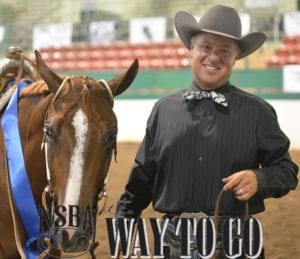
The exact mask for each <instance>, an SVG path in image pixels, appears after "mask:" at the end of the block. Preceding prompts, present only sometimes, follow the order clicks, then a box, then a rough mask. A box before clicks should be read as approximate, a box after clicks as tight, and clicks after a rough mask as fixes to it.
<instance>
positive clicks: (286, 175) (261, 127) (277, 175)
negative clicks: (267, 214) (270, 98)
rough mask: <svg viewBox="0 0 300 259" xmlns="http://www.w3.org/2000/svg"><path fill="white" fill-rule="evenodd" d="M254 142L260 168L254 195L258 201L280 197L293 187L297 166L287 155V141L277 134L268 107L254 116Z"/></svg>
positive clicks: (277, 126) (276, 125)
mask: <svg viewBox="0 0 300 259" xmlns="http://www.w3.org/2000/svg"><path fill="white" fill-rule="evenodd" d="M258 116H259V119H258V125H257V142H258V159H259V162H260V168H259V169H257V170H255V173H256V175H257V178H258V194H259V195H261V196H262V198H268V197H281V196H284V195H285V194H287V193H288V192H289V191H290V190H293V189H295V188H296V186H297V183H298V180H297V173H298V166H297V165H296V164H295V163H293V162H292V160H291V157H290V155H289V151H288V150H289V146H290V141H289V139H288V138H287V136H286V135H285V134H284V133H283V132H282V131H281V129H280V126H279V124H278V120H277V116H276V113H275V110H274V109H273V107H272V106H270V105H266V106H264V107H262V110H261V112H260V114H259V115H258Z"/></svg>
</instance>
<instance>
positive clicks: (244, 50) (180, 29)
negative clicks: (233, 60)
mask: <svg viewBox="0 0 300 259" xmlns="http://www.w3.org/2000/svg"><path fill="white" fill-rule="evenodd" d="M175 27H176V30H177V33H178V35H179V38H180V39H181V41H182V42H183V44H184V45H185V46H186V47H187V48H188V49H189V50H190V49H191V38H192V37H193V36H194V35H196V34H198V33H200V32H209V33H213V34H217V35H221V36H225V37H229V38H232V39H234V40H235V41H236V42H237V44H238V46H239V48H240V51H241V53H240V55H239V57H238V58H243V57H246V56H248V55H249V54H250V53H252V52H254V51H255V50H257V49H258V48H259V47H260V46H261V45H262V44H263V43H264V41H265V40H266V36H265V34H264V33H261V32H253V33H250V34H248V35H246V36H244V37H242V35H241V34H242V33H241V31H242V28H241V27H242V26H241V20H240V17H239V15H238V13H237V11H236V10H235V9H233V8H231V7H227V6H224V5H215V6H213V7H211V8H210V9H209V10H208V11H207V12H206V13H205V14H204V15H203V16H202V17H201V18H200V20H199V22H197V21H196V19H195V17H194V16H192V15H191V14H190V13H188V12H185V11H179V12H178V13H176V15H175Z"/></svg>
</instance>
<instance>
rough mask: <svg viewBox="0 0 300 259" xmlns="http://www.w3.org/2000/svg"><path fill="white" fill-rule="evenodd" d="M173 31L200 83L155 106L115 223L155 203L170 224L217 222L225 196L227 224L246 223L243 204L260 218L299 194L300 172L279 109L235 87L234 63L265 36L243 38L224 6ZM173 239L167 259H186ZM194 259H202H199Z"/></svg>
mask: <svg viewBox="0 0 300 259" xmlns="http://www.w3.org/2000/svg"><path fill="white" fill-rule="evenodd" d="M175 27H176V30H177V32H178V35H179V37H180V39H181V40H182V42H183V44H184V45H185V46H186V47H187V48H188V49H189V50H190V54H191V67H192V71H193V75H194V79H193V82H192V84H191V86H190V87H189V88H188V89H185V90H182V91H179V92H177V93H175V94H173V95H171V96H167V97H165V98H162V99H161V100H159V101H158V102H157V103H156V104H155V106H154V108H153V110H152V113H151V115H150V117H149V119H148V123H147V129H146V135H145V138H144V140H143V142H142V144H141V146H140V148H139V150H138V153H137V156H136V159H135V164H134V166H133V168H132V171H131V175H130V177H129V180H128V183H127V185H126V189H125V192H124V194H123V195H122V196H121V197H120V200H119V203H118V208H117V217H134V218H138V217H139V216H140V214H141V212H142V210H143V209H144V208H146V207H147V206H148V205H149V203H150V202H152V204H153V207H154V209H155V210H157V211H159V212H162V213H164V214H165V217H166V218H169V219H170V222H171V223H172V222H173V219H174V218H177V217H179V216H180V215H182V213H205V214H206V215H209V216H213V214H214V208H215V204H216V200H217V196H218V193H219V192H220V191H221V190H222V189H223V190H225V191H227V192H226V193H225V196H224V198H223V200H222V204H221V206H220V212H219V215H221V216H222V217H223V218H228V217H232V216H241V215H243V214H244V207H245V205H244V201H248V203H249V212H250V214H256V213H259V212H262V211H264V209H265V208H264V199H265V198H268V197H281V196H283V195H285V194H287V193H288V192H289V191H290V190H292V189H295V188H296V185H297V172H298V167H297V165H296V164H294V163H293V162H292V161H291V159H290V156H289V153H288V149H289V140H288V138H287V137H286V136H285V135H284V133H283V132H282V131H281V130H280V127H279V125H278V122H277V117H276V114H275V111H274V109H273V108H272V107H271V106H270V105H269V104H268V103H267V102H266V101H264V100H262V99H260V98H258V97H256V96H254V95H251V94H249V93H246V92H244V91H242V90H240V89H238V88H236V87H235V86H233V85H231V84H230V82H229V78H230V75H231V72H232V69H233V66H234V64H235V62H236V60H237V59H241V58H243V57H246V56H247V55H249V54H251V53H252V52H254V51H255V50H257V49H258V48H259V47H260V46H261V45H262V44H263V42H264V41H265V35H264V34H263V33H259V32H254V33H251V34H249V35H247V36H245V37H242V36H241V22H240V18H239V16H238V13H237V12H236V10H235V9H233V8H230V7H226V6H223V5H216V6H213V7H212V8H211V9H209V10H208V11H207V12H206V13H205V14H204V15H203V16H202V17H201V19H200V21H199V22H197V21H196V20H195V18H194V17H193V16H192V15H190V14H189V13H187V12H183V11H180V12H178V13H177V14H176V16H175ZM170 229H171V228H170ZM170 229H168V230H170ZM173 230H174V228H173ZM175 239H176V235H175V234H174V233H173V235H172V234H170V231H167V233H166V239H165V240H166V243H167V245H168V246H170V248H171V253H170V255H169V257H166V258H180V247H179V248H178V245H176V241H175ZM172 244H173V245H172ZM221 250H222V245H220V243H219V242H218V245H217V258H227V257H226V254H224V253H223V252H222V251H221ZM191 255H192V258H199V256H198V255H197V252H196V251H192V252H191ZM232 258H233V257H232ZM260 258H264V256H263V254H261V256H260Z"/></svg>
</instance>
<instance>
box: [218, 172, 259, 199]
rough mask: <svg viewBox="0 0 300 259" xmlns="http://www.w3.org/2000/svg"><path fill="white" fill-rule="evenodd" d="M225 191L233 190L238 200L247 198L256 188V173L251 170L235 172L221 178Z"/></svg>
mask: <svg viewBox="0 0 300 259" xmlns="http://www.w3.org/2000/svg"><path fill="white" fill-rule="evenodd" d="M223 183H224V184H225V185H224V187H223V189H224V190H225V191H228V190H230V191H233V192H234V193H235V196H236V198H237V199H238V200H240V201H246V200H249V199H250V198H251V197H252V196H253V195H254V194H255V193H256V192H257V190H258V180H257V177H256V174H255V173H254V172H253V171H251V170H243V171H239V172H236V173H234V174H232V175H230V176H228V177H226V178H223Z"/></svg>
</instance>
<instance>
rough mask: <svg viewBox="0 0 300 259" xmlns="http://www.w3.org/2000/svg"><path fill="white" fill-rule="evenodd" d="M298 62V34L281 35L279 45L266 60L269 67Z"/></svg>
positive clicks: (299, 43)
mask: <svg viewBox="0 0 300 259" xmlns="http://www.w3.org/2000/svg"><path fill="white" fill-rule="evenodd" d="M296 64H300V35H295V36H287V35H286V36H283V38H282V42H281V44H280V46H279V47H278V48H277V49H276V50H275V53H274V55H273V56H272V57H271V58H270V59H269V60H268V61H267V66H268V67H269V68H280V67H282V66H284V65H296Z"/></svg>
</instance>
